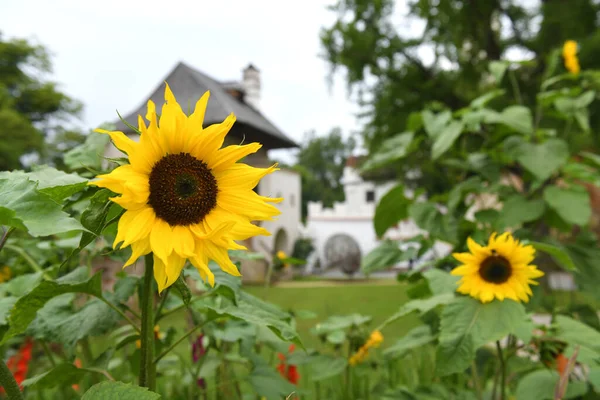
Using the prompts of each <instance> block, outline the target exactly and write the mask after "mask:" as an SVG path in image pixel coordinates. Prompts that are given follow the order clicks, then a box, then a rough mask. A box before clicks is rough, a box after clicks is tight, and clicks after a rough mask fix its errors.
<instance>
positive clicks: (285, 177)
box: [106, 62, 301, 280]
mask: <svg viewBox="0 0 600 400" xmlns="http://www.w3.org/2000/svg"><path fill="white" fill-rule="evenodd" d="M165 82H167V83H168V84H169V86H170V88H171V90H172V91H173V94H174V95H175V97H176V98H177V102H178V103H179V104H180V105H181V107H182V108H183V110H184V112H185V111H186V105H188V108H189V109H190V112H191V111H193V107H194V106H195V104H196V102H197V101H198V99H200V97H202V95H203V94H204V93H205V92H206V91H208V90H209V91H210V100H209V102H208V106H207V109H206V113H205V117H204V126H205V127H206V126H208V125H211V124H214V123H220V122H222V121H223V120H224V119H225V118H226V117H227V116H228V115H229V114H230V113H232V112H233V113H234V114H235V116H236V123H235V124H234V125H233V127H232V129H231V131H230V132H229V134H228V135H227V137H226V140H225V144H224V145H225V146H227V145H230V144H240V143H242V142H244V143H251V142H259V143H261V144H262V145H263V147H262V148H261V149H260V150H259V151H258V152H257V153H255V154H251V155H249V156H247V157H246V158H244V160H243V162H244V163H247V164H249V165H253V166H255V167H265V166H268V165H271V164H272V162H270V161H269V158H268V154H267V152H268V151H269V150H274V149H286V148H287V149H290V148H295V147H298V145H297V144H296V143H295V142H294V141H293V140H292V139H290V138H289V137H288V136H287V135H286V134H285V133H283V132H282V131H281V130H280V129H279V128H278V127H277V126H275V125H274V124H273V123H272V122H271V121H270V120H269V119H268V118H267V117H266V116H265V115H264V114H263V112H262V110H261V109H260V97H261V96H260V95H261V81H260V71H259V70H258V68H256V67H255V66H253V65H252V64H250V65H248V66H247V67H246V68H245V69H244V70H243V73H242V79H241V80H240V81H224V82H220V81H217V80H216V79H214V78H212V77H210V76H208V75H206V74H205V73H203V72H201V71H199V70H197V69H195V68H192V67H190V66H189V65H187V64H185V63H183V62H180V63H178V64H177V65H176V66H175V67H174V68H173V69H172V70H171V72H169V73H168V74H167V76H166V77H165V78H164V79H162V80H160V83H159V84H158V85H157V86H156V88H155V89H154V90H153V91H152V92H151V94H150V96H148V97H146V98H144V99H143V100H142V101H140V105H139V107H137V108H136V109H135V110H133V111H131V112H130V113H129V114H127V115H125V116H124V117H123V119H124V120H125V121H126V122H127V123H124V122H123V121H121V120H118V121H115V122H114V125H115V129H116V130H119V131H122V132H124V133H125V134H127V135H128V136H129V137H131V138H132V139H134V140H138V138H139V136H138V135H137V134H136V133H134V132H133V131H132V130H131V129H130V128H129V127H128V126H127V124H130V125H132V126H137V124H138V115H141V116H145V115H146V106H147V102H148V100H152V101H153V102H154V103H155V104H156V107H157V112H158V113H159V114H160V111H161V107H162V105H163V104H164V93H165ZM106 156H107V157H108V158H117V157H121V156H122V154H120V152H119V150H117V149H116V148H115V147H114V146H113V145H112V144H109V147H108V148H107V151H106ZM257 191H258V193H259V194H261V195H264V196H270V197H283V198H284V201H283V202H282V203H279V204H278V205H277V206H278V207H279V208H280V210H281V215H280V216H279V218H278V220H276V221H264V222H262V223H261V225H262V226H264V227H265V228H266V229H268V230H269V231H270V232H271V233H272V236H270V237H257V238H253V239H252V240H249V241H248V242H247V243H244V244H245V245H246V246H247V247H248V248H249V249H252V250H254V251H259V252H261V253H263V254H264V256H265V259H266V263H270V262H271V259H272V257H273V256H274V255H275V253H277V251H279V250H283V251H285V252H286V253H287V254H291V252H292V250H293V247H294V243H295V241H296V239H297V238H298V236H299V227H300V203H301V201H300V196H301V192H300V191H301V187H300V177H299V176H298V174H296V173H295V172H294V171H289V170H281V171H276V172H275V173H273V174H270V175H267V176H266V177H264V178H263V179H262V180H261V182H260V184H259V186H258V188H257ZM244 264H245V265H244V267H243V271H242V272H243V275H244V278H245V279H248V280H261V279H262V278H263V277H264V270H265V268H266V265H265V262H262V263H260V262H258V263H257V262H255V263H249V262H245V263H244Z"/></svg>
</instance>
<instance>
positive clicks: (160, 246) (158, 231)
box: [150, 218, 173, 263]
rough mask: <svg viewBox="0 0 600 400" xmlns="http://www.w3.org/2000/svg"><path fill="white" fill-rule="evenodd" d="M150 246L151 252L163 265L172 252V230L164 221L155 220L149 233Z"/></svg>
mask: <svg viewBox="0 0 600 400" xmlns="http://www.w3.org/2000/svg"><path fill="white" fill-rule="evenodd" d="M150 246H152V251H153V252H154V254H156V256H157V257H158V258H160V259H161V260H163V262H164V263H167V262H168V258H169V256H170V255H171V253H172V252H173V230H172V229H171V227H170V226H169V224H167V223H166V222H165V221H163V220H162V219H160V218H156V220H155V223H154V226H153V227H152V232H151V233H150Z"/></svg>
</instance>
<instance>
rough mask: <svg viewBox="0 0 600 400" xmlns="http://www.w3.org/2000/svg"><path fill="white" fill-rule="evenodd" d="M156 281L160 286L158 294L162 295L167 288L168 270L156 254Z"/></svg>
mask: <svg viewBox="0 0 600 400" xmlns="http://www.w3.org/2000/svg"><path fill="white" fill-rule="evenodd" d="M154 279H155V280H156V284H157V285H158V293H161V292H162V291H163V290H165V288H166V287H167V279H168V278H167V268H166V265H165V263H164V262H163V261H162V260H161V259H160V258H158V257H157V256H156V254H155V255H154Z"/></svg>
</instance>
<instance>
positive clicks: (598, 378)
mask: <svg viewBox="0 0 600 400" xmlns="http://www.w3.org/2000/svg"><path fill="white" fill-rule="evenodd" d="M588 380H589V381H590V383H591V384H592V386H593V387H594V391H595V392H596V393H600V367H593V368H590V372H589V374H588Z"/></svg>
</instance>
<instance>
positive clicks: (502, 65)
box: [488, 61, 510, 85]
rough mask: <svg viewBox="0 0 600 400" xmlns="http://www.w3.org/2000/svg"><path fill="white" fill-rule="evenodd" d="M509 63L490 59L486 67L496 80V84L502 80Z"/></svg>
mask: <svg viewBox="0 0 600 400" xmlns="http://www.w3.org/2000/svg"><path fill="white" fill-rule="evenodd" d="M509 65H510V63H509V62H507V61H491V62H490V64H489V65H488V69H489V70H490V73H491V74H492V76H493V77H494V79H495V80H496V85H499V84H500V83H501V82H502V78H504V74H505V73H506V70H507V69H508V66H509Z"/></svg>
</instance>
